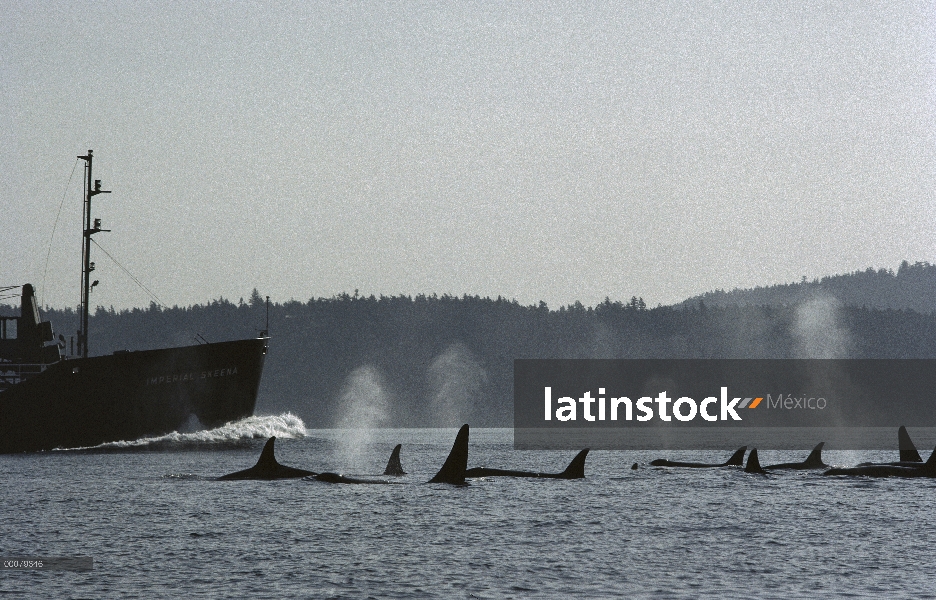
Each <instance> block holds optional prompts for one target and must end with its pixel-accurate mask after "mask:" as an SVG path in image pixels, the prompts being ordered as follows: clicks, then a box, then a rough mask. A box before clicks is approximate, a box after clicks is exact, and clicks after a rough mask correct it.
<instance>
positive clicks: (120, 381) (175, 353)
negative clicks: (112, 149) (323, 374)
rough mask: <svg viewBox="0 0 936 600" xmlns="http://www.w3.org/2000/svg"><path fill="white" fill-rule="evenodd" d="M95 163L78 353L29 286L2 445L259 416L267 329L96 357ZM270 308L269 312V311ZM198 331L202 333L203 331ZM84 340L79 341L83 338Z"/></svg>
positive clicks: (6, 367)
mask: <svg viewBox="0 0 936 600" xmlns="http://www.w3.org/2000/svg"><path fill="white" fill-rule="evenodd" d="M78 158H79V159H84V161H85V169H84V170H85V184H86V185H85V193H84V212H83V224H84V230H83V234H82V235H83V240H82V241H83V243H82V277H81V281H82V290H81V305H80V306H79V317H80V329H79V330H78V331H77V341H78V348H77V352H75V351H74V345H73V346H72V352H71V353H67V352H66V344H65V339H64V336H62V335H59V336H58V338H56V336H55V335H54V333H53V331H52V324H51V323H50V322H49V321H43V320H41V318H40V313H39V306H38V303H37V301H36V295H35V289H34V288H33V286H32V285H31V284H28V283H27V284H23V285H22V286H9V287H8V288H6V289H7V291H9V290H11V289H14V288H21V290H22V291H21V294H20V314H19V316H0V453H4V454H10V453H18V452H36V451H43V450H55V449H68V448H87V447H94V446H98V445H100V444H104V443H108V442H118V441H123V440H127V441H130V440H137V439H140V438H144V437H151V436H159V435H163V434H167V433H171V432H173V431H179V430H180V429H182V428H185V427H191V426H192V425H193V424H194V425H196V426H199V427H203V428H214V427H218V426H221V425H223V424H225V423H228V422H232V421H236V420H239V419H243V418H245V417H248V416H250V415H252V414H253V411H254V406H255V404H256V401H257V394H258V392H259V388H260V377H261V375H262V372H263V363H264V359H265V358H266V353H267V349H268V346H269V339H270V338H269V334H268V330H269V324H268V323H269V322H268V323H267V328H266V330H263V331H261V332H260V334H259V336H258V337H255V338H250V339H241V340H234V341H223V342H212V343H208V342H205V341H203V340H199V341H203V343H197V344H195V345H192V346H184V347H177V348H161V349H156V350H139V351H127V350H119V351H116V352H114V353H112V354H104V355H99V356H91V355H90V353H89V348H88V326H89V318H88V317H89V310H88V307H89V302H90V294H91V289H92V288H93V287H94V285H96V284H97V283H98V282H97V281H94V282H92V281H91V272H92V271H93V270H94V263H93V262H92V261H91V260H90V258H91V236H93V235H94V234H96V233H99V232H102V231H108V230H105V229H102V228H101V221H100V219H94V221H93V222H92V219H91V200H92V198H93V197H94V196H96V195H97V194H105V193H109V192H107V191H105V190H102V189H101V182H100V180H93V179H92V172H91V167H92V160H93V152H92V151H91V150H88V153H87V155H83V156H79V157H78ZM268 314H269V312H268ZM196 339H198V338H196ZM73 341H74V339H73Z"/></svg>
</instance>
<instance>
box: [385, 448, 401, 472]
mask: <svg viewBox="0 0 936 600" xmlns="http://www.w3.org/2000/svg"><path fill="white" fill-rule="evenodd" d="M400 446H402V444H397V445H396V448H394V449H393V452H391V453H390V460H389V461H387V468H386V469H384V472H383V474H384V475H406V471H404V470H403V465H402V464H400Z"/></svg>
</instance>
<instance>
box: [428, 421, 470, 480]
mask: <svg viewBox="0 0 936 600" xmlns="http://www.w3.org/2000/svg"><path fill="white" fill-rule="evenodd" d="M467 470H468V424H467V423H466V424H465V425H462V426H461V429H459V430H458V435H456V436H455V443H454V444H452V451H451V452H449V455H448V458H446V459H445V462H444V463H443V464H442V468H441V469H439V472H438V473H436V474H435V477H433V478H432V479H430V480H429V481H428V482H427V483H450V484H452V485H464V484H465V471H467Z"/></svg>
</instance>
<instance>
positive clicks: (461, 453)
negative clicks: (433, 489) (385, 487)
mask: <svg viewBox="0 0 936 600" xmlns="http://www.w3.org/2000/svg"><path fill="white" fill-rule="evenodd" d="M394 457H396V459H397V460H396V463H397V464H398V465H399V460H400V446H399V445H397V447H396V448H394V449H393V452H392V453H391V454H390V464H388V465H387V469H389V468H390V466H391V465H392V464H393V462H394V460H393V459H394ZM467 466H468V425H462V426H461V429H459V430H458V435H456V436H455V443H454V444H452V451H451V452H449V455H448V458H446V459H445V463H444V464H443V465H442V468H441V469H439V472H438V473H436V476H435V477H433V478H432V479H430V480H429V481H428V483H451V484H453V485H464V484H465V467H467ZM401 471H402V469H401ZM385 474H386V473H385ZM309 479H314V480H315V481H322V482H324V483H350V484H377V485H381V484H393V483H396V482H394V481H386V480H384V479H358V478H356V477H346V476H345V475H339V474H338V473H315V474H312V476H311V477H310V478H309Z"/></svg>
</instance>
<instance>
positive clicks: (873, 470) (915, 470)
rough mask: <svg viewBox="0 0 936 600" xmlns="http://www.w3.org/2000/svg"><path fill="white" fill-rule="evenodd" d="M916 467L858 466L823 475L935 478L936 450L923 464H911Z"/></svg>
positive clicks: (834, 470) (895, 465)
mask: <svg viewBox="0 0 936 600" xmlns="http://www.w3.org/2000/svg"><path fill="white" fill-rule="evenodd" d="M913 464H915V465H916V466H906V465H897V464H893V465H887V464H881V465H875V464H867V465H859V466H857V467H851V468H847V469H845V468H843V469H829V470H828V471H826V472H825V473H823V475H852V476H861V477H929V478H934V477H936V449H934V450H933V453H932V454H930V457H929V460H927V461H926V462H925V463H913Z"/></svg>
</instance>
